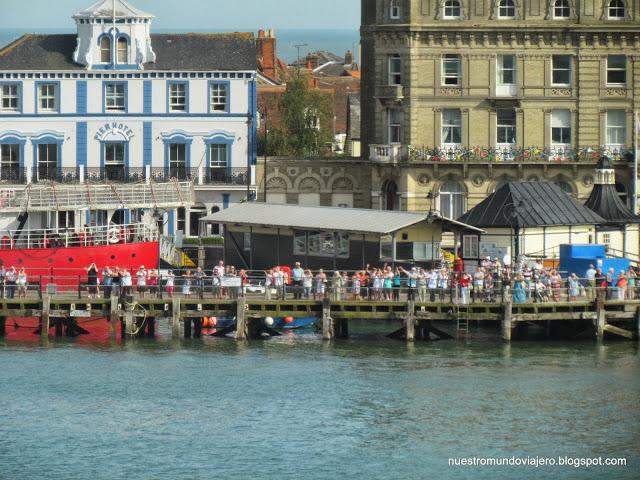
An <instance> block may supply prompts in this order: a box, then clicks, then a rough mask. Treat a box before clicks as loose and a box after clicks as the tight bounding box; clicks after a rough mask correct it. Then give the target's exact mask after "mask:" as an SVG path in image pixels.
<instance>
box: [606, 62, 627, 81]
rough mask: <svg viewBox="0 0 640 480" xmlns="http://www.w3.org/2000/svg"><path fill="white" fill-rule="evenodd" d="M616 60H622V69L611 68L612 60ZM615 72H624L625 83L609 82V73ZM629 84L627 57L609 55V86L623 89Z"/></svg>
mask: <svg viewBox="0 0 640 480" xmlns="http://www.w3.org/2000/svg"><path fill="white" fill-rule="evenodd" d="M612 57H613V58H615V59H616V60H620V59H622V68H620V67H611V64H610V63H611V60H612V59H613V58H612ZM615 72H623V73H624V81H623V82H610V81H609V73H615ZM626 84H627V57H626V56H625V55H608V56H607V86H613V87H622V86H625V85H626Z"/></svg>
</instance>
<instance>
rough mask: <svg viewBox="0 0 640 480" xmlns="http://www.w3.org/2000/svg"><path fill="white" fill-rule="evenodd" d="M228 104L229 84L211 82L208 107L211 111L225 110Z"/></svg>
mask: <svg viewBox="0 0 640 480" xmlns="http://www.w3.org/2000/svg"><path fill="white" fill-rule="evenodd" d="M228 105H229V84H228V83H224V82H212V83H211V84H210V86H209V108H210V110H211V111H212V112H226V111H227V109H228V108H229V107H228Z"/></svg>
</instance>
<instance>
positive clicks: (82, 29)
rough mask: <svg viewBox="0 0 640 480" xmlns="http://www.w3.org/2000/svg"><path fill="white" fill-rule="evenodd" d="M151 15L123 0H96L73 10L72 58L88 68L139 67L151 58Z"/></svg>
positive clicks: (115, 68) (141, 67) (151, 60)
mask: <svg viewBox="0 0 640 480" xmlns="http://www.w3.org/2000/svg"><path fill="white" fill-rule="evenodd" d="M153 18H154V16H153V15H150V14H148V13H145V12H143V11H141V10H138V9H137V8H134V7H132V6H131V5H129V3H127V2H126V1H125V0H99V1H97V2H96V3H94V4H93V5H91V6H90V7H89V8H86V9H85V10H82V11H81V12H78V13H76V14H75V15H74V16H73V19H74V20H75V21H76V25H77V27H78V39H77V42H78V45H77V47H76V51H75V52H74V53H73V60H74V62H76V63H79V64H80V65H84V66H86V67H87V69H89V70H92V69H94V70H142V69H143V68H144V64H145V63H149V62H155V61H156V54H155V53H154V52H153V49H152V47H151V36H150V30H151V21H152V20H153Z"/></svg>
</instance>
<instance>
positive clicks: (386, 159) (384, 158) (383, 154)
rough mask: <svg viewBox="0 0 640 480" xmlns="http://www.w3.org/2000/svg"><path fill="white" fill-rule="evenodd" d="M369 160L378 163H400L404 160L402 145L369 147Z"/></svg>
mask: <svg viewBox="0 0 640 480" xmlns="http://www.w3.org/2000/svg"><path fill="white" fill-rule="evenodd" d="M369 159H370V160H371V161H373V162H378V163H398V162H400V160H401V159H402V145H399V144H391V145H369Z"/></svg>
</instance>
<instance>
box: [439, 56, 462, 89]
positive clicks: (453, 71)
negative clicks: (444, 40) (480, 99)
mask: <svg viewBox="0 0 640 480" xmlns="http://www.w3.org/2000/svg"><path fill="white" fill-rule="evenodd" d="M460 79H461V68H460V55H456V54H453V53H447V54H446V55H444V56H443V57H442V85H445V86H460V83H461V82H460Z"/></svg>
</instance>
